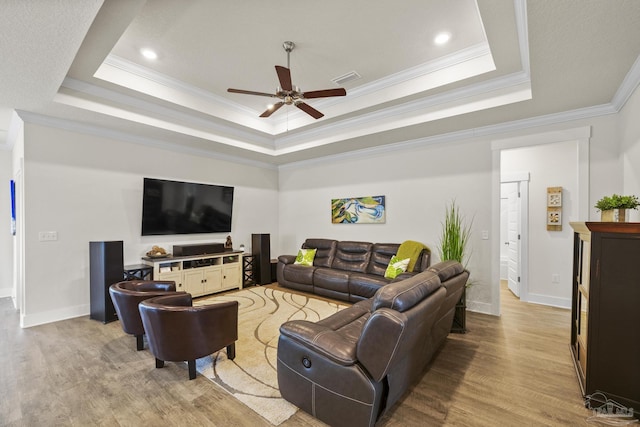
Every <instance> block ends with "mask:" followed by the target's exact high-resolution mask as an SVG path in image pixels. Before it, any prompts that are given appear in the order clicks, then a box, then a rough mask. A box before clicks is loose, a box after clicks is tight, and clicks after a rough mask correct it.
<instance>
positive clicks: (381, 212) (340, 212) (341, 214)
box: [331, 196, 386, 224]
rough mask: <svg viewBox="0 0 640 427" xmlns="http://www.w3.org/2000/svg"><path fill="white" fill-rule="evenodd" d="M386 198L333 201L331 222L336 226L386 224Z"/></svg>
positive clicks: (373, 197)
mask: <svg viewBox="0 0 640 427" xmlns="http://www.w3.org/2000/svg"><path fill="white" fill-rule="evenodd" d="M385 219H386V210H385V205H384V196H369V197H349V198H346V199H331V222H332V223H334V224H384V222H385Z"/></svg>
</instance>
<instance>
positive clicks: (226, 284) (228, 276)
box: [222, 263, 242, 289]
mask: <svg viewBox="0 0 640 427" xmlns="http://www.w3.org/2000/svg"><path fill="white" fill-rule="evenodd" d="M222 288H223V289H232V288H242V268H241V266H240V263H233V264H229V265H225V266H224V267H223V277H222Z"/></svg>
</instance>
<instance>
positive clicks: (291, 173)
mask: <svg viewBox="0 0 640 427" xmlns="http://www.w3.org/2000/svg"><path fill="white" fill-rule="evenodd" d="M279 181H280V184H279V187H280V239H281V240H280V247H281V248H282V250H283V253H288V254H295V253H296V252H297V250H298V248H299V247H300V245H301V244H302V242H303V241H304V240H305V239H306V238H310V237H323V238H333V239H337V240H360V241H369V242H396V243H401V242H403V241H404V240H417V241H420V242H423V243H424V244H426V245H427V246H429V247H430V248H431V250H432V253H433V262H434V263H435V262H437V261H438V244H439V238H440V233H441V224H442V221H443V218H444V214H445V208H446V206H447V205H448V204H449V203H450V202H451V201H453V200H455V201H456V204H457V205H458V206H459V207H460V210H461V212H462V213H463V214H464V215H465V216H466V217H467V219H469V220H473V232H472V237H471V257H470V259H469V264H468V268H469V270H470V271H471V278H472V280H473V281H474V283H475V284H474V286H472V287H471V288H470V292H469V294H470V296H469V298H468V299H469V301H470V306H469V307H470V309H472V310H475V311H481V312H488V313H491V312H493V311H494V309H493V308H492V307H491V304H492V301H493V296H492V290H491V289H492V288H491V274H492V273H491V269H492V261H491V256H492V251H491V240H482V239H481V230H490V229H491V212H492V186H491V182H492V153H491V149H490V143H489V141H487V140H478V139H476V140H471V141H456V142H449V143H438V144H431V145H422V146H419V145H412V146H407V147H404V148H397V147H396V148H394V149H393V150H391V149H389V150H380V151H378V152H377V153H371V154H364V155H362V156H359V157H355V156H345V157H344V158H330V159H325V160H318V161H312V162H304V163H300V164H297V165H287V166H284V167H281V168H280V180H279ZM377 195H384V196H385V197H386V222H385V223H384V224H332V222H331V199H334V198H345V197H362V196H377ZM496 232H497V231H496ZM497 237H498V236H496V238H497ZM496 263H497V261H496Z"/></svg>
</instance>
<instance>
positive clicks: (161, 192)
mask: <svg viewBox="0 0 640 427" xmlns="http://www.w3.org/2000/svg"><path fill="white" fill-rule="evenodd" d="M232 211H233V187H225V186H221V185H210V184H197V183H193V182H179V181H167V180H163V179H154V178H144V188H143V193H142V235H143V236H157V235H167V234H197V233H222V232H229V231H231V214H232Z"/></svg>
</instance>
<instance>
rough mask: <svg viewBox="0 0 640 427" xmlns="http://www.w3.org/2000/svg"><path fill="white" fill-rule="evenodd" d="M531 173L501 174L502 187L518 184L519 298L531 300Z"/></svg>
mask: <svg viewBox="0 0 640 427" xmlns="http://www.w3.org/2000/svg"><path fill="white" fill-rule="evenodd" d="M529 179H530V175H529V172H512V173H504V174H500V185H501V186H502V184H504V183H507V182H514V183H516V184H518V193H519V199H520V203H518V234H519V235H520V239H518V277H519V282H518V297H519V298H520V300H521V301H528V300H529V251H528V248H529Z"/></svg>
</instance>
